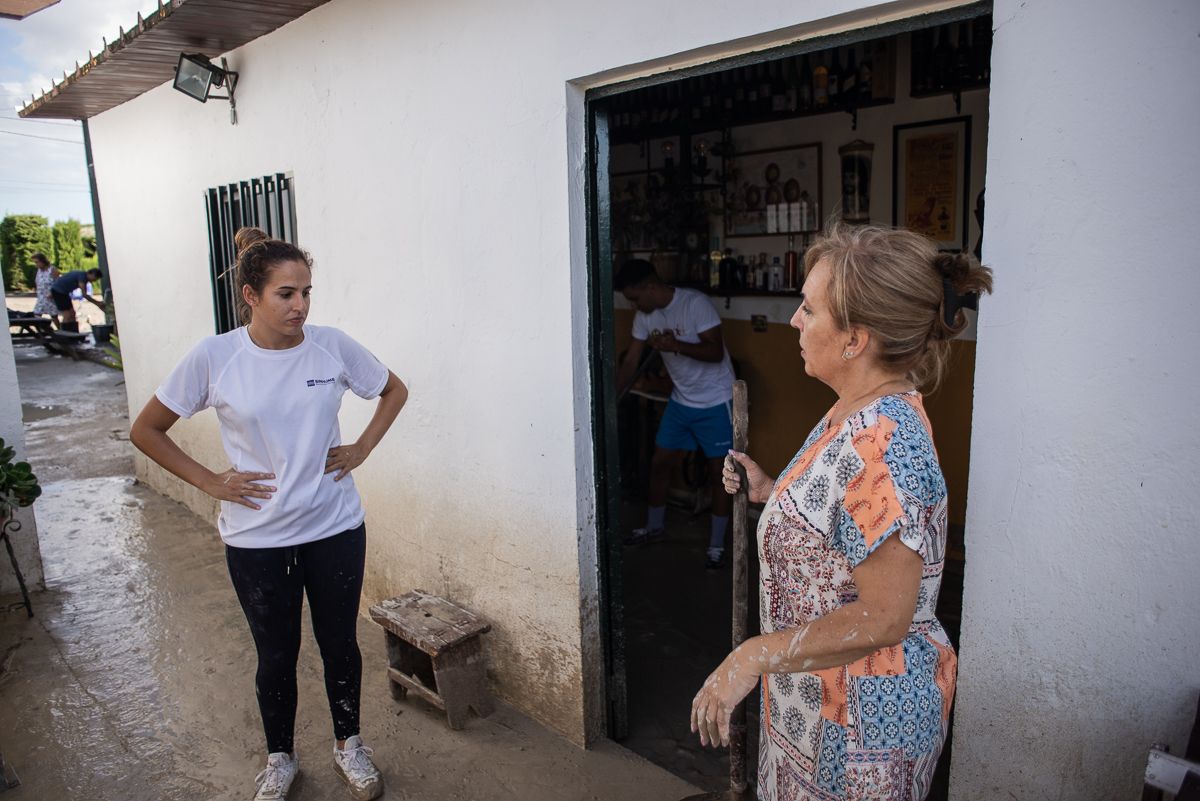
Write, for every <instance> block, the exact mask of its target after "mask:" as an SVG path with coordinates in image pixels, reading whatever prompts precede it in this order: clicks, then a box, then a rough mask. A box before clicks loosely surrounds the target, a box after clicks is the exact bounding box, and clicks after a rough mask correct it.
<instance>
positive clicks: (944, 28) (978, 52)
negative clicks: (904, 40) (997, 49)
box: [908, 15, 992, 114]
mask: <svg viewBox="0 0 1200 801" xmlns="http://www.w3.org/2000/svg"><path fill="white" fill-rule="evenodd" d="M911 37H912V40H911V52H912V56H911V59H910V63H909V69H910V72H909V93H908V94H909V97H913V98H924V97H939V96H943V95H953V96H954V111H955V113H956V114H960V113H962V93H963V92H970V91H974V90H978V89H987V88H988V86H989V85H990V84H991V60H992V17H991V15H985V16H981V17H976V18H975V19H972V20H969V21H965V22H960V23H957V24H949V25H941V26H939V27H936V28H926V29H923V30H919V31H913V32H912V34H911Z"/></svg>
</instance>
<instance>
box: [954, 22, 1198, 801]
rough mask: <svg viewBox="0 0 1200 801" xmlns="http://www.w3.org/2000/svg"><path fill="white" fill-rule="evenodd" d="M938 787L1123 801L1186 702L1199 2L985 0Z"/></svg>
mask: <svg viewBox="0 0 1200 801" xmlns="http://www.w3.org/2000/svg"><path fill="white" fill-rule="evenodd" d="M995 21H996V36H995V47H994V50H993V54H992V64H993V68H992V87H991V92H992V105H991V127H990V131H989V136H988V189H987V220H986V222H985V234H984V260H985V261H987V262H991V263H993V264H995V265H996V270H997V285H996V290H997V291H996V295H995V296H994V297H992V298H989V299H988V300H987V301H986V303H985V305H984V307H983V310H982V313H981V315H980V330H979V340H978V341H979V348H978V352H977V361H976V379H975V381H976V383H975V419H974V430H973V432H972V437H971V444H972V455H971V486H970V490H969V499H968V509H967V526H966V536H967V565H966V590H965V602H964V614H963V626H962V630H963V642H962V661H961V665H960V677H961V678H960V685H959V698H958V708H957V718H956V722H955V727H956V728H955V740H954V768H953V776H952V792H951V797H952V798H955V799H996V798H1013V799H1031V800H1032V799H1129V798H1137V797H1140V792H1139V788H1140V776H1141V774H1142V772H1143V771H1144V767H1145V761H1146V750H1147V748H1148V747H1149V745H1150V743H1152V742H1154V741H1159V740H1161V741H1164V742H1168V743H1170V744H1171V746H1172V751H1174V752H1176V753H1178V752H1180V751H1182V748H1183V745H1184V744H1185V743H1186V741H1187V731H1188V729H1189V728H1190V726H1191V722H1192V717H1193V715H1194V714H1195V710H1196V697H1197V693H1198V692H1200V573H1198V572H1197V571H1198V568H1200V536H1198V535H1197V521H1198V519H1200V515H1197V512H1196V505H1195V498H1196V488H1197V478H1196V475H1197V468H1198V467H1200V455H1198V454H1200V414H1198V412H1197V407H1196V399H1197V398H1198V397H1200V378H1198V373H1197V367H1198V359H1197V356H1196V342H1197V339H1198V337H1200V318H1198V317H1197V315H1196V312H1195V298H1196V296H1197V292H1198V290H1200V273H1198V272H1197V268H1198V266H1200V258H1198V256H1197V253H1198V252H1200V233H1198V232H1200V229H1198V228H1197V226H1196V224H1195V216H1196V210H1197V209H1198V208H1200V183H1198V180H1200V149H1198V148H1197V147H1196V145H1195V141H1196V131H1197V129H1198V128H1200V90H1198V89H1197V88H1196V82H1195V76H1197V75H1200V4H1197V3H1195V2H1192V0H1158V2H1153V3H1127V2H1116V1H1115V0H1112V1H1110V2H1104V3H1099V4H1098V3H1095V2H1086V1H1085V0H1070V1H1069V2H1064V0H1055V1H1054V2H1028V3H1026V2H1021V1H1020V0H997V2H996V4H995Z"/></svg>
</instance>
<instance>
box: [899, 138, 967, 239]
mask: <svg viewBox="0 0 1200 801" xmlns="http://www.w3.org/2000/svg"><path fill="white" fill-rule="evenodd" d="M970 187H971V118H970V117H950V118H947V119H943V120H933V121H932V122H914V123H909V124H907V125H897V126H895V127H894V128H893V129H892V224H893V225H898V226H902V227H904V228H909V229H911V230H913V231H917V232H918V233H922V234H925V235H926V236H928V237H930V238H931V239H933V240H934V241H935V242H936V243H937V246H938V248H939V249H941V250H954V251H959V250H966V248H967V232H968V230H969V229H968V225H967V206H968V202H967V201H968V194H969V192H970Z"/></svg>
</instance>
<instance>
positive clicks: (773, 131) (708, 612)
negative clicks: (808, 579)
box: [587, 3, 992, 798]
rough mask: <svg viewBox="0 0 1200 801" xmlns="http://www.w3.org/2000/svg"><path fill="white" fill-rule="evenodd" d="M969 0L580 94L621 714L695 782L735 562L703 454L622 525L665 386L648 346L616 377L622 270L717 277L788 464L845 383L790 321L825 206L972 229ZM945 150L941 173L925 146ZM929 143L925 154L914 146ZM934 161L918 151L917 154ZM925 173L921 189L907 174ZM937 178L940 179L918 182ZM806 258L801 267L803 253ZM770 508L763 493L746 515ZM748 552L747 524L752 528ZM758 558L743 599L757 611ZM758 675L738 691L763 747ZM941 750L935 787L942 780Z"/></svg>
mask: <svg viewBox="0 0 1200 801" xmlns="http://www.w3.org/2000/svg"><path fill="white" fill-rule="evenodd" d="M990 10H991V9H990V4H989V3H977V4H973V5H970V6H964V7H960V8H956V9H953V10H949V11H944V12H939V13H937V14H930V15H923V16H920V17H915V18H911V19H908V20H904V21H902V22H897V23H889V24H887V25H883V26H878V27H874V28H864V29H859V30H855V31H851V32H846V33H840V34H838V35H836V36H828V37H822V38H816V39H808V40H805V41H803V42H798V43H794V44H790V45H787V46H784V47H779V48H774V49H771V50H765V51H759V52H755V53H752V54H746V55H743V56H738V57H736V58H731V59H727V60H724V61H720V62H714V63H710V64H706V65H703V66H701V67H695V68H689V69H687V70H681V71H676V72H672V73H670V74H669V75H659V76H653V77H650V78H644V79H639V80H637V81H631V82H627V83H624V84H619V85H614V86H608V87H604V88H603V89H599V90H592V91H591V92H589V93H588V96H587V107H588V126H589V136H588V142H589V145H590V153H589V173H590V174H589V176H588V183H587V186H588V214H589V232H588V233H589V266H590V276H589V278H590V301H591V312H592V313H591V356H592V379H593V380H592V386H593V387H594V388H595V390H594V396H593V421H594V425H595V432H596V436H595V438H594V446H595V459H596V461H595V464H596V465H597V471H596V474H597V487H596V489H597V500H598V503H597V507H598V520H597V526H598V532H599V537H600V543H599V545H600V547H599V548H598V552H599V554H600V568H601V601H602V621H601V625H602V629H603V632H604V637H605V646H606V648H605V651H606V654H605V655H606V666H607V672H608V677H607V678H608V681H607V687H606V692H605V697H606V700H607V702H608V724H609V734H610V736H611V737H613V738H614V739H617V740H619V741H621V742H622V743H623V744H624V745H626V746H627V747H629V748H631V749H632V750H634V751H636V752H638V753H639V754H641V755H642V756H644V757H646V758H647V759H650V760H651V761H653V762H655V763H657V764H659V765H661V766H662V767H664V768H666V769H667V770H670V771H672V772H673V773H676V774H677V775H679V776H681V777H682V778H684V779H686V780H688V781H690V782H692V783H694V784H696V785H698V786H700V787H702V788H704V789H705V790H710V791H713V790H720V789H722V788H723V787H725V786H726V783H727V776H728V761H727V758H726V753H725V752H724V751H712V750H707V749H701V748H700V746H699V743H698V741H697V740H696V738H695V737H694V735H691V733H690V732H689V731H688V711H689V708H690V704H691V699H692V697H693V695H694V694H695V692H696V690H697V689H698V688H699V686H700V684H701V683H702V682H703V680H704V679H705V677H706V676H707V675H708V673H709V672H711V670H712V669H713V668H714V667H716V665H717V664H718V663H719V662H720V661H721V659H722V658H724V656H725V655H726V654H727V653H728V651H729V647H730V642H729V632H730V623H731V620H730V615H731V608H732V604H731V600H730V591H731V579H730V571H729V568H728V567H727V566H718V567H716V568H710V567H709V566H707V564H706V563H707V562H708V561H709V559H708V553H707V551H708V548H709V546H710V545H711V544H712V536H713V535H712V527H711V523H710V521H709V518H708V514H707V508H708V503H709V501H708V498H707V496H706V492H705V488H704V485H705V481H704V475H703V462H704V460H703V459H702V458H700V457H699V455H694V456H691V457H688V458H687V459H686V460H685V461H684V462H683V464H681V465H679V466H678V467H676V468H675V471H674V474H673V476H672V480H671V485H670V490H669V492H668V503H667V510H666V517H665V520H666V531H667V535H666V537H664V538H663V539H661V540H658V541H654V542H649V543H646V544H638V545H627V544H625V543H624V540H626V539H627V538H628V537H629V535H630V532H631V530H632V529H634V528H636V527H641V526H644V525H645V523H646V485H647V478H648V471H649V464H648V463H649V455H650V454H651V453H652V452H653V438H654V432H655V429H656V428H657V425H658V421H659V418H660V416H661V414H662V411H663V407H664V405H665V400H666V397H667V395H669V393H670V391H671V385H670V381H669V376H668V375H665V371H664V370H662V369H661V366H659V365H654V364H651V365H648V366H647V368H646V369H645V370H644V372H643V373H642V374H641V377H640V378H639V381H638V382H637V384H635V386H634V388H633V389H632V390H631V391H630V392H628V393H627V394H626V395H624V396H623V397H618V395H617V391H616V390H617V387H616V379H615V376H616V370H617V366H618V364H619V362H620V360H621V357H622V355H623V353H624V352H625V350H626V349H627V348H628V347H629V342H630V339H631V326H632V321H633V316H634V309H633V308H632V307H631V306H630V305H629V304H628V303H627V302H626V301H625V299H624V298H623V297H622V296H621V295H620V293H616V292H614V289H613V280H614V275H615V273H616V272H617V270H618V268H619V267H620V265H621V264H623V263H624V262H625V261H627V260H629V259H631V258H636V259H644V260H646V261H648V262H650V263H651V264H652V265H653V267H654V269H655V271H656V272H657V273H658V274H659V275H660V276H661V277H662V278H663V279H664V280H665V281H666V282H668V283H670V284H672V285H674V286H676V287H684V288H688V289H693V290H696V291H698V292H702V293H704V294H706V295H708V297H709V300H710V302H711V303H712V305H713V307H714V309H715V310H716V312H717V314H718V315H719V317H720V318H721V323H720V325H721V329H722V335H723V340H724V343H725V346H726V348H727V349H728V352H729V354H730V356H731V357H732V359H733V362H734V366H735V370H736V372H737V374H738V377H739V378H742V379H744V380H746V382H747V384H748V386H749V394H750V401H751V414H750V419H751V424H750V452H751V455H752V456H754V457H755V458H756V459H757V460H758V461H759V462H760V464H762V465H763V466H764V467H766V468H767V469H768V470H769V471H774V472H776V473H778V472H779V471H780V470H782V468H783V467H784V466H785V465H786V464H787V462H788V461H789V460H790V458H791V456H792V455H793V453H794V452H795V451H796V449H797V448H799V446H800V444H801V443H802V442H803V441H804V439H805V436H806V435H807V433H808V431H809V429H810V428H811V426H812V425H813V424H815V423H816V421H817V420H818V419H819V418H820V417H821V415H822V414H824V412H825V411H827V410H828V408H829V407H830V406H831V405H832V403H833V400H834V396H833V394H832V392H830V391H829V390H828V389H827V388H826V387H824V386H823V385H821V384H819V383H818V382H816V381H814V380H812V379H809V378H807V376H805V375H804V373H803V370H802V368H801V366H800V362H799V360H798V358H797V357H798V354H797V353H796V347H795V337H794V332H793V331H791V330H790V329H789V327H788V325H787V322H788V319H789V318H790V316H791V314H792V312H793V311H794V310H795V306H796V304H797V302H798V296H799V283H800V281H802V274H797V272H796V268H794V267H793V268H792V271H789V269H788V267H789V264H790V263H793V262H796V263H798V264H800V265H802V264H803V254H804V250H805V249H806V248H807V247H808V246H809V244H810V243H811V242H812V241H813V238H814V237H815V236H817V235H819V231H820V229H821V227H822V226H823V225H824V224H826V223H827V221H829V220H830V219H832V218H833V217H835V216H836V217H840V218H842V219H846V220H849V221H863V222H865V221H870V222H874V223H882V224H887V225H893V224H898V225H906V224H907V225H908V226H909V227H916V228H919V229H920V230H923V231H925V232H926V233H929V234H931V235H933V236H935V238H937V239H938V241H939V244H940V246H942V247H943V248H944V249H946V250H969V251H977V252H978V248H979V246H980V244H981V243H980V232H981V230H982V196H983V188H984V185H985V180H984V178H985V176H984V165H985V163H986V158H985V156H986V133H987V112H988V83H989V77H990V75H989V73H990V44H991V35H992V20H991V16H990ZM931 149H932V150H933V151H936V152H935V153H934V155H935V156H937V157H939V158H941V159H942V162H941V163H942V169H941V171H935V172H933V173H930V172H929V170H931V169H933V167H932V166H931V165H930V163H928V157H929V153H930V152H931ZM923 158H924V159H926V161H921V159H923ZM922 170H925V172H924V173H923V172H922ZM922 177H924V178H928V179H931V180H934V181H935V183H936V186H937V187H938V192H939V193H940V194H936V197H935V204H934V207H933V208H932V209H926V208H925V207H924V206H923V205H922V204H921V203H919V202H918V200H919V197H918V195H919V193H918V190H917V188H916V187H915V186H914V184H915V182H916V181H917V180H918V179H920V178H922ZM927 194H928V193H927ZM801 272H802V271H801ZM973 375H974V341H973V336H968V337H967V338H965V339H963V341H961V342H956V343H955V344H954V355H953V363H952V368H951V371H950V375H949V377H948V378H947V380H946V381H945V383H944V384H943V386H942V388H941V389H940V390H939V391H938V392H937V393H934V394H932V395H929V396H927V397H926V399H925V405H926V409H927V411H928V413H929V416H930V418H931V421H932V424H933V430H934V435H935V440H936V445H937V447H938V450H939V457H940V460H941V464H942V468H943V471H944V473H945V475H946V480H947V486H948V490H949V499H950V525H949V536H948V540H949V541H948V555H947V561H946V568H945V572H944V575H943V583H942V591H941V595H940V597H939V605H938V616H939V619H940V620H941V621H942V623H943V625H944V626H945V628H946V630H947V632H948V633H949V635H950V636H951V639H952V641H953V642H954V643H955V644H956V645H957V643H958V637H959V623H960V614H961V602H962V576H963V565H964V564H965V559H966V554H965V548H964V538H963V521H964V519H965V500H966V488H967V481H968V454H969V448H970V430H971V399H972V388H973ZM756 519H757V510H755V509H753V507H752V510H751V531H753V523H754V522H755V521H756ZM751 548H752V554H753V548H754V543H753V539H752V541H751ZM756 565H757V559H756V558H755V557H754V556H752V558H751V569H752V575H751V587H750V591H751V595H752V597H751V599H750V603H749V608H750V610H751V615H752V617H753V618H754V619H753V620H751V621H750V624H751V628H750V633H751V635H753V634H754V633H756V632H757V611H756V610H757V609H758V603H757V578H756V574H755V573H754V569H755V567H756ZM757 705H758V700H757V695H756V694H752V695H751V696H750V697H749V698H748V699H747V706H748V719H749V724H750V725H749V728H750V732H751V735H750V739H751V758H750V759H749V760H748V762H749V764H750V765H753V764H755V760H754V758H753V755H754V747H755V740H756V739H757ZM949 758H950V748H949V740H948V741H947V745H946V746H945V748H944V750H943V755H942V764H941V765H940V767H939V778H938V779H937V780H935V785H934V789H933V791H932V792H931V794H930V796H929V797H930V798H944V797H945V792H946V787H947V784H948V782H947V778H946V777H947V776H948V765H949Z"/></svg>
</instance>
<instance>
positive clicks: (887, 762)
mask: <svg viewBox="0 0 1200 801" xmlns="http://www.w3.org/2000/svg"><path fill="white" fill-rule="evenodd" d="M891 536H898V537H900V540H901V542H903V543H904V544H905V545H906V546H908V547H909V548H911V549H912V550H914V551H915V552H917V553H918V554H920V556H921V559H922V560H923V561H924V563H925V569H924V572H923V574H922V578H921V588H920V593H919V596H918V599H917V608H916V613H915V615H914V616H913V621H912V625H911V626H910V627H909V629H908V635H907V636H906V637H905V638H904V640H903V641H902V642H901V643H900V644H898V645H895V646H891V647H889V648H884V649H882V650H879V651H876V652H875V653H873V654H871V655H870V656H866V657H864V658H862V659H859V660H858V661H856V662H852V663H850V664H848V665H843V666H841V667H834V668H827V669H825V670H818V671H814V672H812V673H777V674H768V675H766V676H764V677H763V682H762V703H763V709H762V715H761V720H762V736H761V739H760V746H759V767H758V797H759V799H762V801H810V800H811V801H828V800H832V799H855V800H857V799H862V800H863V801H865V799H872V801H876V800H878V801H908V800H909V799H912V801H918V800H919V799H921V798H924V796H925V794H926V793H927V792H928V790H929V784H930V781H931V780H932V778H933V771H934V767H935V765H936V763H937V759H938V755H939V753H940V752H941V749H942V743H943V741H944V739H945V736H946V725H947V721H948V719H949V714H950V703H951V701H952V700H953V697H954V680H955V670H956V667H957V658H956V656H955V654H954V650H953V648H952V647H951V645H950V642H949V640H948V639H947V638H946V632H945V631H944V630H943V629H942V626H941V624H940V623H938V621H937V619H936V618H934V608H935V607H936V606H937V597H938V589H939V587H940V585H941V580H942V567H943V560H944V558H945V550H946V483H945V480H944V479H943V478H942V470H941V467H940V466H939V465H938V461H937V453H936V452H935V451H934V447H933V438H932V436H931V434H930V427H929V420H928V418H927V417H926V415H925V410H924V407H923V406H922V403H921V395H920V393H918V392H916V391H912V392H907V393H903V394H897V395H886V396H884V397H882V398H879V399H878V400H876V401H874V402H873V403H871V404H870V405H868V406H867V407H866V408H865V409H862V410H861V411H859V412H858V413H856V414H853V415H851V416H850V417H849V418H847V419H846V420H845V422H843V423H842V424H841V425H840V426H838V427H836V428H830V427H829V419H828V417H827V418H826V419H825V420H822V422H821V424H820V425H818V426H817V428H816V429H814V430H813V432H812V433H811V434H809V436H808V439H807V441H805V443H804V447H803V448H801V450H800V452H799V453H798V454H796V456H795V458H793V459H792V463H791V464H790V465H788V468H787V470H785V471H784V473H783V475H781V476H780V477H779V479H778V481H776V482H775V488H774V489H773V490H772V492H771V496H770V498H769V499H768V501H767V505H766V508H765V509H764V511H763V515H762V517H761V518H760V519H759V523H758V549H759V559H760V560H761V563H762V570H761V576H762V583H761V587H760V590H761V591H760V595H759V597H760V603H761V607H760V610H759V614H760V617H761V619H762V630H763V631H764V632H772V631H779V630H782V629H792V628H797V627H799V626H801V625H803V624H804V623H807V622H809V621H811V620H815V619H816V618H818V617H821V616H822V615H825V614H828V613H829V612H832V611H833V610H835V609H837V608H838V607H840V606H842V605H843V604H847V603H850V602H852V601H853V600H855V599H856V598H857V597H858V591H857V589H856V588H855V586H854V578H853V570H854V568H855V567H856V566H858V565H859V564H861V563H862V561H863V560H864V559H866V558H867V556H869V555H870V554H871V553H872V552H873V551H874V550H875V549H876V548H878V547H879V545H880V543H882V542H883V541H884V540H885V539H887V538H888V537H891Z"/></svg>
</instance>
